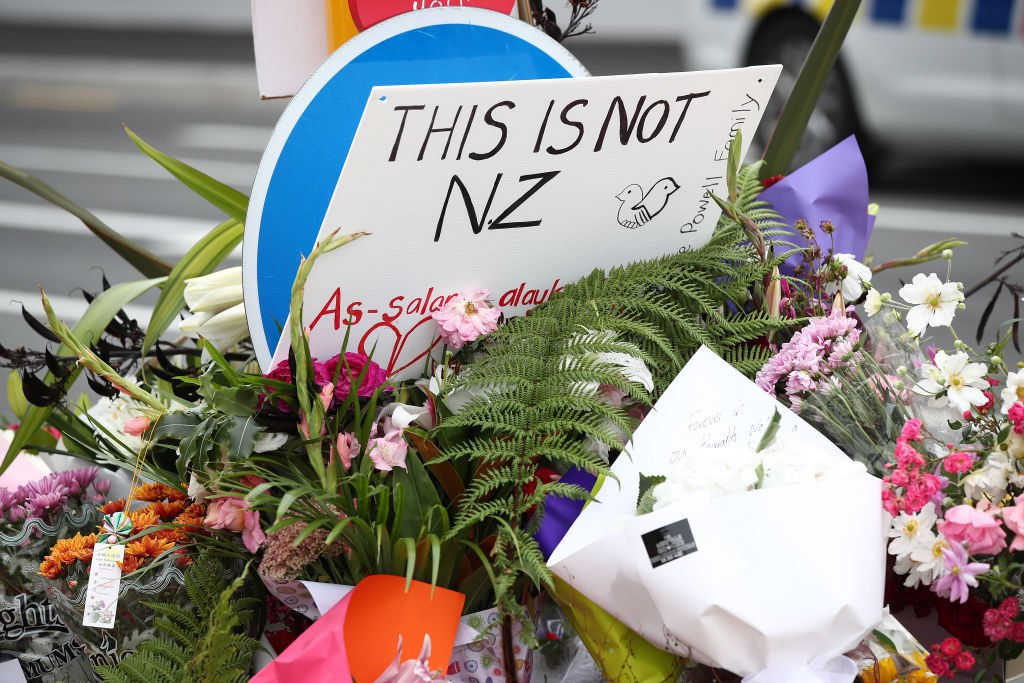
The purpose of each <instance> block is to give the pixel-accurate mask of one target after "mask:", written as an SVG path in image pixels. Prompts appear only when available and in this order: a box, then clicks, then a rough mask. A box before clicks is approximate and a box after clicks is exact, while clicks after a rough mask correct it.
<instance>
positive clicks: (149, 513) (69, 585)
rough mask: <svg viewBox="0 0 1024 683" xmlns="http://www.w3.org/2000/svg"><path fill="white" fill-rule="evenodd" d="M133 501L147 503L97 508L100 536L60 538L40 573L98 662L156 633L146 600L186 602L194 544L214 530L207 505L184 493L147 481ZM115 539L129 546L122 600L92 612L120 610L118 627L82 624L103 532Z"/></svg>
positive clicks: (53, 601)
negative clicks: (209, 527) (186, 573)
mask: <svg viewBox="0 0 1024 683" xmlns="http://www.w3.org/2000/svg"><path fill="white" fill-rule="evenodd" d="M134 498H135V500H138V501H141V502H148V503H149V504H148V505H146V506H144V507H139V508H137V509H134V510H128V509H127V508H126V501H125V500H123V499H122V500H116V501H112V502H109V503H106V504H105V505H102V506H100V507H99V508H97V509H98V510H99V512H100V513H102V514H103V515H104V518H103V519H104V523H103V526H102V527H101V526H98V525H97V526H94V527H93V528H96V529H99V530H100V533H99V534H97V533H95V532H93V533H89V534H86V535H83V534H82V533H81V531H79V532H78V533H76V534H75V535H74V536H73V537H68V538H61V539H59V540H57V541H56V543H54V544H53V545H52V547H51V548H50V549H49V550H50V552H49V554H48V555H46V557H45V558H44V559H43V560H42V563H41V564H38V565H37V568H36V571H38V573H39V575H40V576H42V577H43V578H44V579H45V580H46V581H45V583H46V593H47V595H48V596H49V599H50V604H51V605H52V606H53V608H54V609H55V610H56V612H57V613H58V614H59V615H60V617H61V618H62V619H63V620H64V622H65V623H66V624H67V626H68V628H69V629H70V630H71V632H72V633H73V634H74V635H75V637H76V638H77V639H78V640H79V641H80V642H81V643H82V644H83V645H85V647H86V650H87V651H88V654H89V658H90V660H91V661H92V663H93V665H111V664H116V663H117V662H119V661H121V660H122V659H124V658H125V657H127V656H129V655H130V654H132V653H133V652H134V651H135V650H136V649H137V648H138V645H139V644H140V643H142V642H145V641H146V640H148V639H149V638H150V637H151V636H152V633H153V631H152V626H153V617H154V614H153V611H152V610H151V609H149V608H148V607H146V606H145V604H144V603H145V602H146V601H153V600H159V601H166V602H173V601H181V600H182V599H183V596H184V593H183V585H184V577H183V573H182V569H184V568H185V567H187V566H189V565H190V564H191V563H192V556H193V554H194V548H195V547H196V541H195V539H196V538H197V537H200V536H202V535H203V534H204V533H209V532H207V531H206V529H205V527H204V525H205V524H206V523H207V516H208V515H207V510H206V506H205V505H202V504H197V503H193V502H192V501H190V500H189V499H188V498H187V497H186V495H185V494H184V493H182V492H181V491H178V490H176V489H173V488H170V487H167V486H164V485H162V484H147V485H142V486H140V487H138V489H137V490H136V491H135V496H134ZM112 520H113V522H112ZM81 528H82V527H79V529H81ZM85 530H88V527H86V528H85ZM111 534H113V536H114V538H115V539H116V540H117V541H119V542H122V543H124V544H125V552H124V560H123V561H121V562H119V563H118V565H119V567H120V568H121V572H122V579H121V583H120V588H119V591H118V599H117V603H116V605H103V604H94V605H92V607H93V608H96V609H100V610H110V609H113V610H115V611H114V615H116V619H115V620H114V621H115V623H116V627H115V628H114V629H112V630H106V629H97V628H90V627H85V626H83V623H82V622H83V610H84V609H85V603H86V595H87V589H88V585H89V570H90V565H91V561H92V556H93V550H94V547H95V546H96V544H97V543H98V542H100V541H99V539H100V536H101V535H103V537H104V539H105V540H104V542H106V539H107V538H108V536H109V535H111ZM105 616H107V617H108V618H104V619H100V621H110V619H109V616H110V615H109V614H108V615H105Z"/></svg>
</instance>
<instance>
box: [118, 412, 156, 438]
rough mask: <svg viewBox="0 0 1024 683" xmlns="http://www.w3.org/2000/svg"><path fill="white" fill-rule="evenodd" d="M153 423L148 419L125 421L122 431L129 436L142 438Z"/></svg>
mask: <svg viewBox="0 0 1024 683" xmlns="http://www.w3.org/2000/svg"><path fill="white" fill-rule="evenodd" d="M150 424H151V421H150V419H149V418H148V417H133V418H132V419H130V420H125V421H124V426H122V427H121V430H122V431H123V432H124V433H125V434H128V435H129V436H142V435H143V434H145V432H146V430H147V429H149V425H150Z"/></svg>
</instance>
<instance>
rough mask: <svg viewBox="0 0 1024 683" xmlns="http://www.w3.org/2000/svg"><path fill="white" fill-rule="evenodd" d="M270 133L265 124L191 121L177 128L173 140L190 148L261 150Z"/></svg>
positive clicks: (264, 146)
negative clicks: (251, 124) (248, 124)
mask: <svg viewBox="0 0 1024 683" xmlns="http://www.w3.org/2000/svg"><path fill="white" fill-rule="evenodd" d="M270 133H271V130H270V128H268V127H266V126H244V125H239V124H227V123H193V124H188V125H183V126H180V127H179V128H178V134H177V136H176V137H175V142H177V143H178V144H179V145H181V146H182V147H189V148H192V149H223V150H233V151H236V150H237V151H243V152H262V151H263V150H264V149H265V148H266V146H267V141H268V140H269V139H270Z"/></svg>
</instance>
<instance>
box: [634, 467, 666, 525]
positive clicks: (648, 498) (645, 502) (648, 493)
mask: <svg viewBox="0 0 1024 683" xmlns="http://www.w3.org/2000/svg"><path fill="white" fill-rule="evenodd" d="M664 481H665V475H663V474H656V475H654V476H647V475H646V474H644V473H643V472H640V493H639V495H637V498H636V514H638V515H646V514H647V513H648V512H651V511H652V510H654V503H655V502H656V499H655V498H654V487H655V486H657V485H658V484H660V483H662V482H664Z"/></svg>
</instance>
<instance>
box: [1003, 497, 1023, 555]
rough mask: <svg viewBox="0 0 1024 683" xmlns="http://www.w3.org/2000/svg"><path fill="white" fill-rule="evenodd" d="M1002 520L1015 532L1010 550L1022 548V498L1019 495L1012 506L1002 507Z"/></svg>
mask: <svg viewBox="0 0 1024 683" xmlns="http://www.w3.org/2000/svg"><path fill="white" fill-rule="evenodd" d="M1003 522H1004V523H1005V524H1006V528H1008V529H1009V530H1010V531H1012V532H1013V533H1014V534H1015V536H1014V537H1013V543H1011V544H1010V550H1024V500H1022V497H1021V496H1017V498H1016V500H1014V501H1013V507H1009V506H1007V507H1004V508H1003Z"/></svg>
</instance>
